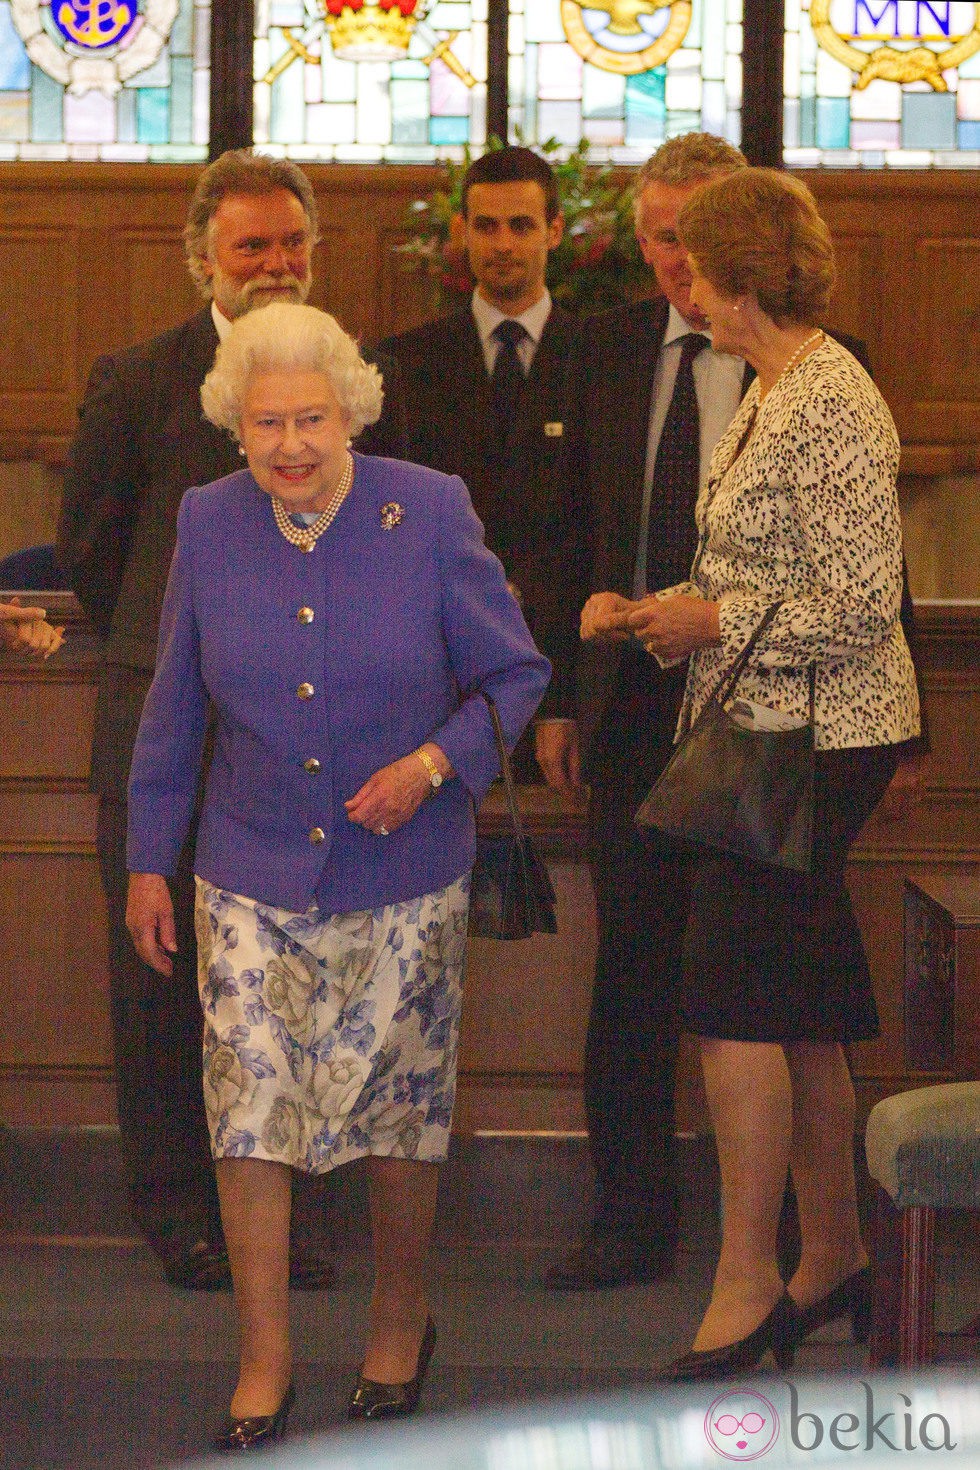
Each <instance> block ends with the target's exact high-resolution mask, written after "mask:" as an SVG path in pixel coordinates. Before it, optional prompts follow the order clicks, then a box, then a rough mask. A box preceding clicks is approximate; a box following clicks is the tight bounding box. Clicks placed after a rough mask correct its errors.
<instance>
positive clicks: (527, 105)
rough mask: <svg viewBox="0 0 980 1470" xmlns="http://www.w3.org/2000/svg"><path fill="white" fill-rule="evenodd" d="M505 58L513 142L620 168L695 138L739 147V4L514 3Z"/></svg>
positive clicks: (730, 0) (641, 0)
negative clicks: (713, 136)
mask: <svg viewBox="0 0 980 1470" xmlns="http://www.w3.org/2000/svg"><path fill="white" fill-rule="evenodd" d="M509 49H510V78H509V89H510V126H511V134H512V136H514V135H515V134H516V133H517V132H519V133H520V134H521V136H522V137H523V138H525V139H526V140H527V141H528V142H530V143H543V142H545V141H546V140H547V139H548V138H550V137H555V138H558V139H559V140H560V141H561V142H563V143H566V144H569V145H573V144H575V143H577V142H578V140H579V139H580V138H588V139H589V141H590V143H591V145H592V148H591V155H592V156H593V157H595V158H608V159H610V160H612V161H614V162H618V163H635V162H637V161H641V160H643V159H645V158H648V157H649V156H650V154H651V153H652V152H653V150H654V149H655V148H656V147H657V146H658V144H660V143H662V142H663V141H664V139H665V138H669V137H673V136H674V135H675V134H677V133H686V132H690V131H692V130H693V129H704V130H706V131H708V132H712V133H719V134H721V135H722V136H723V137H725V138H728V139H729V140H730V141H731V142H733V143H737V142H738V141H739V138H740V133H741V121H740V104H741V97H742V5H741V0H674V3H673V4H664V3H659V4H658V3H656V0H608V4H607V3H605V0H604V3H603V5H602V6H601V8H598V9H593V8H591V7H590V6H588V5H586V4H583V3H579V0H510V39H509Z"/></svg>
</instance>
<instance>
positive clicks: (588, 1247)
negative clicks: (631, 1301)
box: [541, 1235, 675, 1291]
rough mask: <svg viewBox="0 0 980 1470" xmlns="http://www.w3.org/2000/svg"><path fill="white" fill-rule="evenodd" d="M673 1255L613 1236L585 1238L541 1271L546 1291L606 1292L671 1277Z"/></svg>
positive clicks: (667, 1250) (661, 1249)
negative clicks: (615, 1288) (573, 1248)
mask: <svg viewBox="0 0 980 1470" xmlns="http://www.w3.org/2000/svg"><path fill="white" fill-rule="evenodd" d="M674 1256H675V1253H674V1251H673V1250H672V1249H670V1248H669V1247H667V1246H647V1245H638V1244H636V1243H635V1242H633V1241H624V1240H622V1239H621V1238H618V1237H616V1236H609V1237H608V1238H604V1237H602V1236H598V1235H592V1236H589V1238H588V1240H586V1241H585V1242H584V1243H583V1244H582V1245H580V1246H577V1247H576V1248H575V1250H573V1251H569V1253H568V1255H567V1256H564V1257H563V1258H562V1260H560V1261H556V1262H555V1264H554V1265H553V1266H549V1267H548V1269H547V1271H545V1273H544V1275H543V1277H542V1278H541V1279H542V1284H543V1285H544V1286H546V1287H548V1289H549V1290H550V1291H606V1290H608V1289H609V1288H611V1287H615V1286H641V1285H646V1284H648V1283H649V1282H651V1281H664V1280H666V1279H667V1278H668V1277H670V1276H672V1275H673V1274H674Z"/></svg>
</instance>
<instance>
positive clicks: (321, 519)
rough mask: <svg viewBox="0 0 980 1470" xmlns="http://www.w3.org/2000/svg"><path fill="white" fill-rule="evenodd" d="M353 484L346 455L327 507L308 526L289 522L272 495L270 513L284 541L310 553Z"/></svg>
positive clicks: (351, 463)
mask: <svg viewBox="0 0 980 1470" xmlns="http://www.w3.org/2000/svg"><path fill="white" fill-rule="evenodd" d="M353 483H354V460H353V456H352V455H350V454H348V456H347V463H346V464H345V465H344V471H343V474H342V475H341V477H340V479H339V480H338V481H337V488H336V490H335V491H334V492H333V494H332V495H331V497H330V503H329V505H328V506H327V507H326V509H325V510H322V511H321V512H320V514H319V515H318V516H317V518H316V520H315V521H311V522H310V524H309V525H308V526H297V525H296V523H295V521H293V520H291V518H290V515H289V511H288V510H287V509H286V507H285V506H284V505H283V503H282V501H281V500H280V499H279V497H278V496H277V495H273V496H272V497H271V498H272V513H273V515H274V516H275V518H276V525H277V526H278V527H279V529H280V531H281V532H282V534H283V535H284V536H285V538H286V540H287V541H289V542H291V544H292V545H293V546H298V547H299V549H300V551H312V550H313V548H314V547H315V546H316V543H317V541H318V540H319V539H320V537H321V536H322V535H323V533H324V531H325V530H326V529H327V527H328V526H329V525H330V524H331V523H332V521H333V518H334V516H335V515H336V514H337V512H338V510H339V509H340V507H341V506H342V505H343V503H344V500H345V499H346V498H347V494H348V492H349V490H350V487H351V486H352V485H353Z"/></svg>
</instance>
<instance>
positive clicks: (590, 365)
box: [569, 297, 922, 778]
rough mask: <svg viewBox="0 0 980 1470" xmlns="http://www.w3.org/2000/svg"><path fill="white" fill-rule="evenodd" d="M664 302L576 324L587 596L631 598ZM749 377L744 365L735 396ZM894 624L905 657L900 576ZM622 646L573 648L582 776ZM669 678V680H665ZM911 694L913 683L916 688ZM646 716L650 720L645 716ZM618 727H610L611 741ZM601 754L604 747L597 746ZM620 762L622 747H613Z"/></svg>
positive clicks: (591, 763) (668, 732)
mask: <svg viewBox="0 0 980 1470" xmlns="http://www.w3.org/2000/svg"><path fill="white" fill-rule="evenodd" d="M668 315H669V306H668V303H667V301H666V300H665V299H664V298H663V297H656V298H654V299H652V300H647V301H641V302H637V303H635V304H633V305H630V306H624V307H617V308H616V309H615V310H613V311H609V312H604V313H602V314H601V315H599V316H596V317H592V318H590V319H589V320H588V321H587V322H585V323H584V324H583V327H582V333H581V338H580V341H579V344H578V349H577V358H578V360H579V362H580V364H581V367H580V370H579V371H578V372H577V375H576V376H577V378H578V380H579V383H580V399H579V402H578V404H577V405H576V408H575V411H574V415H573V420H574V424H575V429H576V434H575V438H574V441H570V444H569V450H570V452H571V453H572V454H573V455H574V459H575V463H576V465H577V467H578V473H579V474H580V476H581V480H582V484H583V487H584V491H585V493H586V494H587V496H588V498H589V501H590V517H591V526H592V536H593V542H592V555H591V570H590V586H589V589H588V590H589V592H590V593H591V592H602V591H612V592H620V593H622V594H623V595H624V596H627V597H630V596H632V588H633V574H634V569H635V564H636V549H637V539H638V536H639V526H640V512H641V508H642V502H643V477H644V471H645V467H646V455H647V440H648V435H649V427H650V407H651V403H650V400H651V396H652V393H653V382H654V374H655V371H656V367H657V360H658V357H659V354H660V348H661V346H662V344H663V339H664V333H665V332H666V330H667V319H668ZM835 335H836V337H837V339H838V341H840V342H841V343H842V344H843V346H845V347H846V348H847V349H848V351H849V352H851V353H853V354H854V356H855V357H856V358H857V359H858V361H859V362H860V363H861V365H862V366H863V367H864V368H865V370H866V371H868V372H870V370H871V369H870V364H869V362H868V357H867V352H866V349H865V344H864V343H863V342H860V341H858V340H857V339H856V338H853V337H848V336H846V335H845V334H844V333H841V332H838V333H836V334H835ZM754 376H755V374H754V372H753V370H752V369H751V368H750V367H746V370H745V377H744V380H743V392H744V391H745V390H746V389H747V388H748V387H749V385H750V383H751V382H752V379H753V378H754ZM902 625H903V628H904V630H905V635H906V638H907V639H908V641H909V645H910V647H911V648H912V653H913V659H914V656H915V646H914V630H913V627H912V599H911V596H910V594H909V590H908V578H907V576H905V575H904V566H903V598H902ZM624 656H625V655H624V650H623V648H622V647H620V646H619V645H616V646H614V647H610V646H609V645H599V644H594V643H590V644H586V645H583V647H582V650H581V654H580V658H579V669H578V684H579V714H580V720H581V735H582V750H583V753H584V765H585V774H586V778H588V776H589V774H590V773H591V772H593V771H594V769H595V767H596V763H597V761H598V760H599V759H600V758H601V753H602V747H603V743H604V732H605V730H606V723H607V715H608V711H609V705H610V700H611V699H612V698H613V695H614V692H615V689H616V683H617V678H618V675H619V672H620V666H621V663H622V659H623V657H624ZM674 682H676V681H674ZM919 692H920V697H921V693H922V691H921V688H920V691H919ZM655 717H656V716H655ZM662 718H663V727H662V730H661V731H660V734H661V736H662V739H663V742H664V743H665V744H670V743H672V742H673V738H674V719H675V718H676V698H675V696H674V694H673V692H669V691H668V689H667V681H665V697H664V700H663V709H662ZM620 733H621V726H620V724H617V738H618V737H619V735H620ZM605 754H607V755H608V752H605ZM621 755H622V758H623V759H624V760H628V759H629V755H630V753H629V751H628V750H623V751H621Z"/></svg>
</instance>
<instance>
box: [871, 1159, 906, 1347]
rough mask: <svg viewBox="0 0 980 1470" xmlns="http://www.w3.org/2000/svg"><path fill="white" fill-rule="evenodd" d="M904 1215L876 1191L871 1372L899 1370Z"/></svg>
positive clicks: (885, 1194)
mask: <svg viewBox="0 0 980 1470" xmlns="http://www.w3.org/2000/svg"><path fill="white" fill-rule="evenodd" d="M901 1213H902V1212H901V1211H900V1210H897V1209H896V1208H895V1204H894V1201H893V1200H892V1197H891V1195H890V1194H889V1193H888V1191H887V1189H883V1188H882V1186H881V1185H880V1184H879V1185H878V1186H877V1187H876V1190H875V1197H874V1210H873V1212H872V1216H871V1278H872V1282H871V1341H870V1344H869V1356H868V1365H869V1367H871V1368H896V1367H897V1366H898V1346H899V1334H898V1322H899V1315H900V1312H901V1303H902V1231H901Z"/></svg>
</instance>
